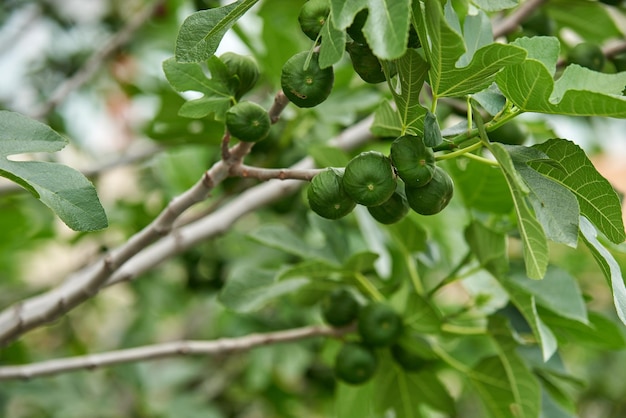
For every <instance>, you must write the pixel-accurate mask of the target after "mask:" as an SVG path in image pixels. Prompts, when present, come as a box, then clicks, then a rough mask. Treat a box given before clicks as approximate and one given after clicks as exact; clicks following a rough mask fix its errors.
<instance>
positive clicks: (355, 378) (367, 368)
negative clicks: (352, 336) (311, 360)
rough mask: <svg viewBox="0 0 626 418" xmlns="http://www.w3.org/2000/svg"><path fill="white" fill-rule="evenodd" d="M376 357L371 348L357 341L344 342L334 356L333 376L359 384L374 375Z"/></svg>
mask: <svg viewBox="0 0 626 418" xmlns="http://www.w3.org/2000/svg"><path fill="white" fill-rule="evenodd" d="M377 366H378V358H377V357H376V353H374V351H372V350H371V349H369V348H367V347H364V346H363V345H361V344H357V343H345V344H344V345H343V346H342V347H341V349H340V350H339V353H338V354H337V357H335V376H336V377H337V378H338V379H339V380H342V381H344V382H346V383H349V384H352V385H359V384H361V383H365V382H367V381H368V380H369V379H371V377H372V376H374V373H375V372H376V367H377Z"/></svg>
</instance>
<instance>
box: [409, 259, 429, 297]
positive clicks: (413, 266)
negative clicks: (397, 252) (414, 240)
mask: <svg viewBox="0 0 626 418" xmlns="http://www.w3.org/2000/svg"><path fill="white" fill-rule="evenodd" d="M405 257H406V267H407V269H408V270H409V277H410V278H411V283H412V284H413V287H414V288H415V292H416V293H417V294H418V295H423V294H424V292H425V290H424V286H423V285H422V279H421V278H420V275H419V272H418V271H417V262H416V261H415V258H414V257H411V254H409V253H405Z"/></svg>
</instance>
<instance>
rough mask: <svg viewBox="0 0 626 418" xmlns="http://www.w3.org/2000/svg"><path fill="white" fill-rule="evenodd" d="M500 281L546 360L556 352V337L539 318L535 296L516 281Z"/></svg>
mask: <svg viewBox="0 0 626 418" xmlns="http://www.w3.org/2000/svg"><path fill="white" fill-rule="evenodd" d="M529 281H530V280H529ZM543 281H544V280H542V282H543ZM501 283H502V285H503V286H504V288H505V289H506V291H507V293H508V294H509V297H510V299H511V302H512V303H513V304H514V305H515V307H516V308H517V309H518V310H519V311H520V313H521V314H522V316H523V317H524V319H526V322H527V323H528V325H529V326H530V328H531V329H532V331H533V334H534V336H535V338H536V339H537V342H538V344H539V346H540V347H541V353H542V355H543V359H544V361H547V360H548V359H549V358H550V357H552V355H553V354H554V353H555V352H556V349H557V345H558V344H557V341H556V337H555V336H554V334H553V333H552V331H551V330H550V328H548V326H547V325H546V324H545V323H544V322H543V321H542V320H541V318H540V317H539V314H538V313H537V304H536V301H535V296H534V295H532V294H529V293H527V292H526V291H525V290H522V289H520V288H519V287H518V286H517V283H516V282H511V281H507V280H502V281H501Z"/></svg>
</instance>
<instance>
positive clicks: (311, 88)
mask: <svg viewBox="0 0 626 418" xmlns="http://www.w3.org/2000/svg"><path fill="white" fill-rule="evenodd" d="M308 56H309V52H308V51H302V52H299V53H297V54H296V55H294V56H293V57H291V58H289V59H288V60H287V62H286V63H285V65H283V68H282V74H281V77H280V84H281V87H282V89H283V92H284V93H285V96H287V98H288V99H289V100H290V101H291V102H292V103H293V104H295V105H296V106H298V107H314V106H317V105H318V104H320V103H322V102H323V101H324V100H326V98H328V95H330V91H331V90H332V88H333V83H334V81H335V73H334V71H333V67H327V68H324V69H322V68H320V66H319V62H318V59H319V53H317V52H314V53H313V54H312V55H311V59H310V60H309V62H308V63H307V58H308Z"/></svg>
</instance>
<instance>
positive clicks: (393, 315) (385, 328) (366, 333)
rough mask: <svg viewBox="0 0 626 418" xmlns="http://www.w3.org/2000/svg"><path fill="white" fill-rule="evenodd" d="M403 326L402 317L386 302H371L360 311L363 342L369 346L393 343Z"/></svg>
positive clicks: (359, 323) (359, 324)
mask: <svg viewBox="0 0 626 418" xmlns="http://www.w3.org/2000/svg"><path fill="white" fill-rule="evenodd" d="M402 328H403V324H402V317H401V316H400V315H398V313H397V312H396V311H394V310H393V308H392V307H391V306H389V305H386V304H384V303H380V302H373V303H370V304H369V305H367V306H366V307H364V308H363V309H361V312H359V320H358V331H359V334H360V335H361V339H362V340H363V343H364V344H365V345H367V346H369V347H385V346H388V345H390V344H393V343H394V342H395V341H396V340H397V339H398V337H399V336H400V334H401V333H402Z"/></svg>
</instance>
